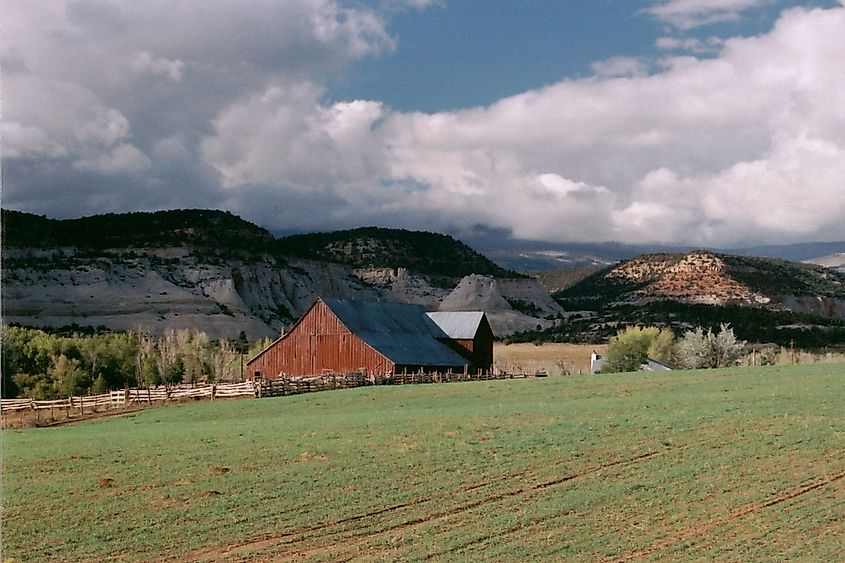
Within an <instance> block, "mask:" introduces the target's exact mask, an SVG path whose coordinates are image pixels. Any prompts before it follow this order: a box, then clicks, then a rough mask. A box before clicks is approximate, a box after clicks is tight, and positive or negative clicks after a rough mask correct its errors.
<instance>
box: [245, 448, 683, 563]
mask: <svg viewBox="0 0 845 563" xmlns="http://www.w3.org/2000/svg"><path fill="white" fill-rule="evenodd" d="M667 451H671V450H655V451H650V452H646V453H644V454H640V455H637V456H634V457H632V458H628V459H623V460H617V461H613V462H610V463H606V464H602V465H597V466H595V467H591V468H589V469H586V470H584V471H581V472H579V473H573V474H570V475H565V476H563V477H557V478H555V479H550V480H547V481H543V482H540V483H536V484H534V485H528V486H525V487H520V488H518V489H514V490H510V491H506V492H503V493H498V494H494V495H490V496H487V497H484V498H482V499H478V500H475V501H472V502H467V503H464V504H461V505H460V506H456V507H453V508H449V509H445V510H440V511H438V512H434V513H432V514H427V515H424V516H420V517H417V518H412V519H410V520H406V521H404V522H401V523H398V524H393V525H390V526H387V527H385V528H381V529H379V530H376V531H367V532H365V533H362V534H360V535H358V536H355V537H348V538H342V539H341V540H340V541H338V542H337V543H333V544H328V545H326V544H322V545H319V546H314V547H307V548H305V549H295V552H294V553H291V554H290V556H291V557H307V556H309V555H311V554H314V553H326V552H327V551H331V550H334V549H337V548H341V549H344V548H350V547H352V546H354V545H358V544H360V543H363V542H364V541H366V540H367V539H369V538H371V537H374V536H381V535H384V534H391V533H396V532H402V531H405V530H408V529H410V528H414V527H416V526H420V525H422V524H427V523H429V522H434V521H436V520H441V519H443V518H448V517H450V516H456V515H458V514H462V513H464V512H468V511H470V510H474V509H476V508H479V507H482V506H485V505H487V504H491V503H496V502H500V501H503V500H506V499H509V498H513V497H516V496H520V495H524V494H529V493H532V492H536V491H542V490H544V489H548V488H550V487H554V486H556V485H560V484H562V483H566V482H568V481H572V480H574V479H579V478H581V477H586V476H588V475H592V474H595V473H599V472H601V471H604V470H606V469H611V468H614V467H618V466H623V465H630V464H632V463H638V462H640V461H642V460H645V459H649V458H652V457H655V456H657V455H660V454H662V453H665V452H667ZM519 475H520V474H515V476H519ZM493 482H497V483H498V482H501V480H495V481H493ZM475 488H478V487H475ZM406 504H410V503H406ZM375 512H377V513H382V512H385V511H375ZM359 516H360V517H359ZM364 517H365V516H364V515H358V516H355V517H350V518H345V519H343V522H344V523H345V522H347V521H349V520H350V519H351V518H354V519H356V520H360V519H362V518H364ZM516 529H517V528H515V529H514V531H516ZM320 530H321V528H320V527H319V526H315V527H314V529H313V530H309V531H320ZM291 535H294V534H286V535H285V537H290V536H291ZM495 535H498V534H495ZM285 537H282V536H274V537H272V538H268V539H267V540H265V541H260V542H259V544H255V543H253V542H248V543H246V544H242V545H239V546H237V547H236V548H235V549H240V548H244V547H246V548H251V547H256V548H259V549H260V548H262V547H270V546H272V545H274V544H277V543H278V540H284V539H285ZM324 537H325V536H323V538H324ZM492 537H493V535H491V536H490V537H485V538H479V539H477V540H474V541H473V542H469V544H466V545H462V546H460V548H461V549H463V548H465V547H468V546H469V545H470V544H473V543H480V542H483V541H487V540H489V539H490V538H492ZM306 540H307V538H302V539H301V540H294V542H292V543H296V542H297V541H306ZM260 544H263V545H260ZM287 547H291V548H293V546H292V545H291V544H288V545H287ZM449 551H454V549H452V550H449ZM280 555H281V554H280ZM333 557H335V558H336V559H342V557H341V556H339V555H337V554H334V555H333Z"/></svg>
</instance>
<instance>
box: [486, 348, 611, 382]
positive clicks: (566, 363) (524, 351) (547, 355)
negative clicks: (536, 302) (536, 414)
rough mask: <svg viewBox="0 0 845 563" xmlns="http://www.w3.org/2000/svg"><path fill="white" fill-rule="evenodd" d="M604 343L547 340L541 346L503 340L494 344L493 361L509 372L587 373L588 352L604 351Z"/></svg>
mask: <svg viewBox="0 0 845 563" xmlns="http://www.w3.org/2000/svg"><path fill="white" fill-rule="evenodd" d="M606 349H607V346H606V345H604V344H600V345H592V344H563V343H546V344H542V345H540V346H537V345H534V344H531V343H520V344H502V343H500V342H497V343H496V345H495V347H494V348H493V364H494V366H495V367H496V369H499V370H502V371H507V372H509V373H520V372H525V373H535V372H537V371H545V372H546V373H548V374H549V375H578V374H586V373H590V353H591V352H592V351H593V350H595V351H596V352H598V353H599V354H604V352H605V350H606Z"/></svg>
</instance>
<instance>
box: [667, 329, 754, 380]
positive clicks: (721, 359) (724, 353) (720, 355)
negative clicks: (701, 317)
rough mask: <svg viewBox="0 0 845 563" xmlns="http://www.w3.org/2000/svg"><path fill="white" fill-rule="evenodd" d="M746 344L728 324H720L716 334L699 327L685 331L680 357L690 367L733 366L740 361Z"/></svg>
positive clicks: (679, 347)
mask: <svg viewBox="0 0 845 563" xmlns="http://www.w3.org/2000/svg"><path fill="white" fill-rule="evenodd" d="M744 346H745V342H744V341H740V340H737V339H736V335H734V331H733V329H732V328H730V326H728V325H727V324H724V323H723V324H722V325H720V327H719V332H718V333H715V334H714V333H713V330H712V329H708V330H707V332H704V329H702V328H701V327H698V328H696V329H695V330H694V331H687V332H686V333H684V336H683V338H681V340H680V342H678V358H679V360H680V362H681V364H682V365H683V366H684V367H686V368H689V369H700V368H724V367H731V366H734V365H736V364H737V362H739V359H740V358H741V357H742V349H743V347H744Z"/></svg>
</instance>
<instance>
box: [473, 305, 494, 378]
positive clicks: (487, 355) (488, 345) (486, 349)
mask: <svg viewBox="0 0 845 563" xmlns="http://www.w3.org/2000/svg"><path fill="white" fill-rule="evenodd" d="M472 361H473V363H474V364H475V366H476V367H478V368H481V369H490V368H491V367H493V330H492V329H491V328H490V323H488V322H487V317H486V316H485V317H484V318H483V320H482V321H481V324H480V325H479V327H478V332H476V333H475V339H474V341H473V345H472Z"/></svg>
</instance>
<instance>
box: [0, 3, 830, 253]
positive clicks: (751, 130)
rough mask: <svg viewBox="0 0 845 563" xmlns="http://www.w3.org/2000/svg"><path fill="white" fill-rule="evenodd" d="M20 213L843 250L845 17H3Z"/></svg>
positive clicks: (63, 9) (27, 11)
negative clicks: (190, 212) (172, 215)
mask: <svg viewBox="0 0 845 563" xmlns="http://www.w3.org/2000/svg"><path fill="white" fill-rule="evenodd" d="M0 14H2V15H0V73H1V74H0V80H1V81H2V84H1V85H2V129H0V133H2V142H1V144H2V205H3V207H5V208H10V209H18V210H22V211H28V212H32V213H38V214H41V215H46V216H48V217H54V218H67V217H80V216H85V215H92V214H96V213H105V212H123V211H150V210H159V209H176V208H215V209H226V210H229V211H231V212H233V213H236V214H238V215H240V216H241V217H243V218H245V219H247V220H249V221H252V222H255V223H257V224H259V225H262V226H264V227H266V228H268V229H270V230H272V231H274V232H304V231H325V230H332V229H337V228H350V227H357V226H369V225H377V226H386V227H403V228H410V229H425V230H434V231H440V232H447V233H450V234H453V235H455V236H458V237H461V236H464V235H465V236H470V235H472V234H474V233H480V232H494V233H501V234H502V236H505V237H512V238H517V239H527V240H545V241H554V242H601V241H619V242H624V243H636V244H673V245H690V244H692V245H705V246H721V247H730V246H750V245H756V244H782V243H791V242H808V241H831V240H845V56H843V54H845V0H641V1H633V0H631V1H629V0H624V1H623V0H557V1H552V0H532V1H528V2H513V1H504V0H349V1H344V0H251V1H250V2H241V1H235V0H226V1H223V0H145V1H144V2H137V1H133V0H51V1H48V2H31V1H28V0H0Z"/></svg>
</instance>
